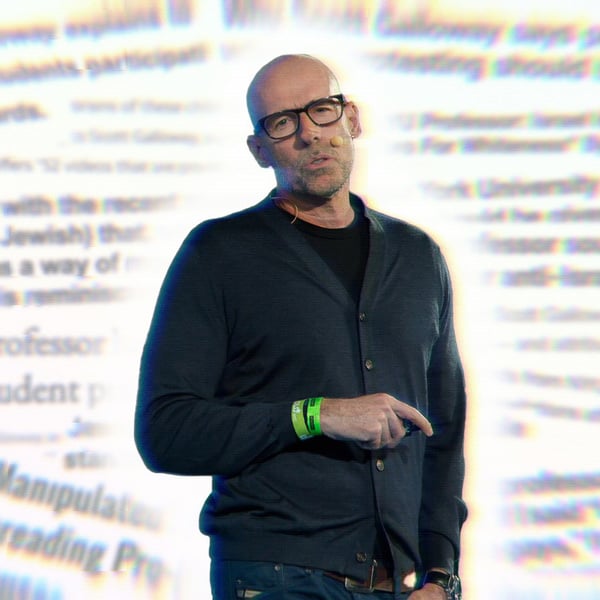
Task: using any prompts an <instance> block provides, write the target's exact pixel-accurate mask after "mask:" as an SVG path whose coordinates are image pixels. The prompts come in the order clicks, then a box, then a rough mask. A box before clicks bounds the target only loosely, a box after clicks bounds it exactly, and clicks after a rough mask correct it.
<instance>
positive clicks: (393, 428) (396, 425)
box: [387, 415, 405, 448]
mask: <svg viewBox="0 0 600 600" xmlns="http://www.w3.org/2000/svg"><path fill="white" fill-rule="evenodd" d="M388 426H389V429H390V441H389V442H388V444H387V446H388V447H389V448H393V447H394V446H397V445H398V444H399V443H400V442H401V441H402V438H404V436H405V432H404V427H403V426H402V421H401V420H400V419H398V418H397V417H396V415H393V417H392V418H391V419H390V421H389V425H388Z"/></svg>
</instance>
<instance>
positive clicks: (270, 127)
mask: <svg viewBox="0 0 600 600" xmlns="http://www.w3.org/2000/svg"><path fill="white" fill-rule="evenodd" d="M345 105H346V99H345V98H344V94H336V95H335V96H329V97H328V98H319V99H318V100H313V101H312V102H309V103H308V104H307V105H306V106H305V107H304V108H290V109H288V110H282V111H281V112H276V113H273V114H272V115H267V116H266V117H263V118H262V119H259V120H258V122H257V123H256V127H255V129H254V132H255V133H258V132H259V130H260V129H261V128H262V129H263V130H264V132H265V133H266V134H267V135H268V136H269V137H270V138H272V139H274V140H280V139H283V138H286V137H289V136H291V135H294V134H295V133H296V131H298V129H299V128H300V113H306V114H307V116H308V118H309V119H310V120H311V121H312V122H313V123H314V124H315V125H319V127H323V126H325V125H331V124H332V123H335V122H336V121H339V120H340V119H341V118H342V114H343V113H344V106H345Z"/></svg>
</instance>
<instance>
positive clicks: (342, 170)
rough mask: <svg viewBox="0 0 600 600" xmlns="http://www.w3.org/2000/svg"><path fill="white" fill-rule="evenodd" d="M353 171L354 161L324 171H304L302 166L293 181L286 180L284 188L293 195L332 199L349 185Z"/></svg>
mask: <svg viewBox="0 0 600 600" xmlns="http://www.w3.org/2000/svg"><path fill="white" fill-rule="evenodd" d="M338 169H339V172H338ZM328 171H330V173H329V174H328V173H327V172H328ZM351 171H352V161H343V162H338V163H337V164H335V165H332V166H326V167H323V168H322V169H304V168H303V167H302V166H300V167H299V168H298V169H297V170H296V172H295V173H294V176H292V178H291V180H289V179H287V178H286V180H285V182H284V186H283V187H284V188H285V189H288V190H289V191H290V192H292V193H297V194H302V195H307V196H318V197H321V198H332V197H333V196H335V194H336V193H337V192H339V191H340V190H341V189H342V188H343V187H344V186H345V185H346V184H347V183H348V181H349V179H350V173H351Z"/></svg>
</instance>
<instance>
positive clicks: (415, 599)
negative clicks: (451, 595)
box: [408, 583, 448, 600]
mask: <svg viewBox="0 0 600 600" xmlns="http://www.w3.org/2000/svg"><path fill="white" fill-rule="evenodd" d="M408 598H409V600H448V596H447V595H446V592H445V591H444V590H443V588H441V587H440V586H439V585H435V584H434V583H426V584H425V585H424V586H423V587H422V588H421V589H420V590H416V591H414V592H413V593H412V594H410V595H409V596H408Z"/></svg>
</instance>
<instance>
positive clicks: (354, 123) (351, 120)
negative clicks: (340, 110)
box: [344, 102, 362, 138]
mask: <svg viewBox="0 0 600 600" xmlns="http://www.w3.org/2000/svg"><path fill="white" fill-rule="evenodd" d="M344 114H345V115H346V118H347V119H348V124H349V125H350V135H351V136H352V137H353V138H357V137H358V136H359V135H360V134H361V133H362V127H361V126H360V114H359V111H358V106H356V104H354V102H348V104H346V107H345V109H344Z"/></svg>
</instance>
